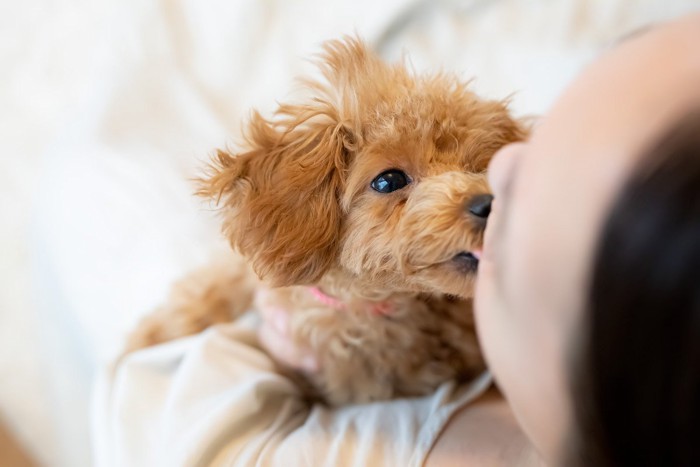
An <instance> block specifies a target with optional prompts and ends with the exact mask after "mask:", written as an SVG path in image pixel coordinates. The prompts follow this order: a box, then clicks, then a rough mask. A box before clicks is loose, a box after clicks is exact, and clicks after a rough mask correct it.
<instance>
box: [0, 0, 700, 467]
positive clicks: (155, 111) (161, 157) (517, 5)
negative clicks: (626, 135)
mask: <svg viewBox="0 0 700 467" xmlns="http://www.w3.org/2000/svg"><path fill="white" fill-rule="evenodd" d="M699 8H700V4H699V2H698V0H666V1H664V2H659V1H658V0H520V1H519V0H510V1H509V0H491V1H488V0H486V1H454V2H449V1H432V2H425V1H421V2H416V1H410V0H389V1H381V2H379V1H376V0H374V1H369V0H358V1H352V2H351V1H347V2H329V1H327V0H301V1H295V2H291V1H285V0H268V1H256V0H239V1H225V0H217V1H207V2H202V1H198V0H172V1H168V2H162V1H161V2H159V1H155V0H99V1H94V2H70V1H68V0H64V1H53V2H51V1H48V0H45V1H36V0H35V1H23V2H9V1H5V2H3V4H2V5H1V6H0V44H2V45H0V70H1V71H2V78H1V79H0V102H2V106H0V164H2V166H1V167H0V200H2V201H1V202H0V218H1V219H2V224H1V225H0V257H1V258H2V261H1V262H0V284H2V287H0V346H2V347H0V379H1V380H2V384H1V385H0V415H2V416H3V417H4V418H6V419H7V420H8V421H9V422H10V424H11V425H12V426H13V427H15V428H16V430H17V431H18V433H19V435H20V437H21V438H22V439H23V440H24V441H25V442H26V443H27V444H28V445H29V446H31V448H32V450H33V451H34V452H35V454H36V455H37V457H38V458H39V459H40V460H41V461H42V462H43V463H45V464H47V465H58V466H71V467H72V466H81V465H89V464H90V459H89V449H88V440H87V399H88V395H89V388H90V381H91V378H92V375H93V374H94V371H95V368H96V365H98V364H101V363H103V362H104V361H106V360H107V359H108V358H109V357H110V356H111V355H113V354H114V353H115V352H116V351H117V350H118V348H119V346H120V344H121V342H122V339H123V335H124V333H125V332H126V331H127V330H128V328H129V327H130V326H132V325H133V323H134V321H135V320H136V319H137V318H138V317H139V316H140V315H142V314H143V313H145V312H147V311H148V310H149V309H151V308H152V307H153V306H154V305H155V304H156V303H157V302H159V301H160V300H161V299H162V298H163V296H164V294H165V293H166V290H167V287H168V285H169V284H170V283H171V281H172V280H173V279H174V278H176V277H177V276H179V275H180V274H182V273H183V272H184V271H186V270H188V269H189V268H191V267H193V266H194V265H196V264H198V263H201V262H204V261H206V259H207V257H208V255H209V254H211V251H212V249H213V247H214V245H218V244H219V243H220V240H219V239H218V235H217V232H216V227H215V223H214V222H213V219H212V215H211V213H210V212H209V211H208V209H207V206H206V205H202V204H201V203H200V202H198V201H197V200H195V199H194V198H193V197H192V196H191V195H190V193H191V191H192V186H191V184H190V182H189V181H188V178H190V177H191V176H193V175H195V174H196V170H197V168H198V167H201V166H202V161H203V160H205V159H206V157H207V155H208V154H209V153H211V150H212V149H213V148H215V147H217V146H223V145H225V144H227V143H233V142H234V141H235V137H236V135H237V134H238V133H239V130H240V127H241V120H242V119H243V118H245V115H246V114H247V113H248V111H249V109H250V108H251V107H257V108H259V109H262V110H263V111H268V110H269V109H271V108H272V107H273V106H274V104H275V101H276V100H280V99H282V98H284V96H285V95H286V94H287V92H288V90H289V89H290V88H291V84H292V76H293V75H294V74H296V73H298V72H300V71H302V70H308V69H309V67H310V66H309V64H308V63H307V62H305V61H304V59H305V58H307V57H309V56H310V55H311V54H313V53H315V52H316V51H318V44H319V43H320V42H321V41H322V40H324V39H328V38H334V37H338V36H339V35H341V34H345V33H350V34H352V33H353V32H358V33H359V34H360V35H362V36H364V37H365V38H367V39H368V40H370V42H372V43H374V44H375V45H377V47H378V48H379V49H380V50H381V51H382V53H383V54H384V55H385V56H386V57H388V58H396V57H399V56H400V55H401V53H402V51H403V50H406V51H407V52H409V55H410V57H411V60H412V62H413V63H414V65H415V67H416V68H417V69H419V70H422V69H436V68H438V67H443V68H445V69H450V70H456V71H459V72H461V73H462V74H463V76H465V78H467V77H472V76H474V77H476V78H477V79H476V81H475V84H474V86H475V88H476V89H477V90H478V91H479V92H481V93H482V94H484V95H487V96H490V97H497V98H502V97H505V96H507V95H509V94H511V93H513V92H516V94H515V95H514V97H513V108H514V110H515V111H516V112H518V113H519V114H538V113H542V112H543V111H545V110H546V109H547V107H548V106H549V105H550V103H551V101H552V99H553V98H554V96H556V94H557V93H558V92H559V91H560V90H561V88H562V87H563V86H564V85H565V84H566V83H567V82H568V81H569V80H570V79H571V77H572V76H573V75H574V74H575V73H576V72H577V71H578V70H580V68H581V67H582V66H583V65H584V64H585V63H586V62H587V61H588V60H590V58H591V57H593V56H594V55H595V54H597V53H599V52H600V51H601V50H603V49H604V48H605V47H606V46H607V45H608V44H610V43H611V42H612V41H613V40H614V39H615V38H617V37H619V36H620V35H622V34H624V33H626V32H628V31H630V30H632V29H634V28H636V27H638V26H641V25H644V24H646V23H648V22H652V21H658V20H661V19H663V18H667V17H672V16H675V15H677V14H680V13H682V12H686V11H690V10H693V9H696V10H697V9H699ZM407 13H415V14H414V15H413V16H411V15H410V14H407ZM404 20H405V21H404Z"/></svg>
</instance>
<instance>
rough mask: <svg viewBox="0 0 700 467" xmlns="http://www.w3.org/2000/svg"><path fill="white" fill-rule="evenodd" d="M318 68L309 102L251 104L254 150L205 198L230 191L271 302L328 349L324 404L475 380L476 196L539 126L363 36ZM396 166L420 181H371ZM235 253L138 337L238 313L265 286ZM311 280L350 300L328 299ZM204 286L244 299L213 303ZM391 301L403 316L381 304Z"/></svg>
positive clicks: (193, 327)
mask: <svg viewBox="0 0 700 467" xmlns="http://www.w3.org/2000/svg"><path fill="white" fill-rule="evenodd" d="M320 69H321V72H322V74H323V79H322V80H318V81H315V80H308V79H307V80H304V81H303V84H304V86H305V89H306V91H307V94H308V97H307V98H305V99H304V100H301V101H300V102H298V103H286V104H280V105H279V108H278V110H277V112H276V113H275V115H274V116H273V117H272V118H271V119H265V118H263V117H262V116H261V115H260V114H258V113H253V114H252V117H251V119H250V122H249V124H248V131H247V133H246V141H245V144H244V146H243V147H242V150H240V151H238V152H237V153H236V154H231V153H229V152H226V151H219V152H218V153H217V155H216V157H215V158H214V160H213V163H212V166H211V173H210V174H209V175H208V176H207V177H206V178H205V179H203V180H201V188H200V191H199V194H200V195H202V196H204V197H207V198H211V199H214V200H216V201H217V203H218V204H219V205H220V208H221V216H222V219H223V232H224V234H225V235H226V237H227V238H228V239H229V241H230V243H231V245H232V247H233V248H234V250H236V251H237V252H239V253H240V254H241V255H242V256H243V257H244V258H245V259H246V260H247V261H248V263H249V265H250V266H251V267H252V268H253V269H254V271H255V273H257V276H259V277H260V278H261V279H262V280H263V281H264V282H265V283H266V284H268V285H269V286H272V287H275V288H274V289H272V291H271V292H270V293H267V294H265V298H264V300H267V301H272V302H273V303H274V304H275V305H277V306H281V307H283V308H285V309H287V310H289V312H290V313H291V321H290V323H291V328H292V335H293V337H294V339H295V341H296V342H297V343H298V344H299V345H304V346H307V347H310V348H311V349H313V350H314V351H315V353H316V354H317V355H318V356H319V357H320V360H321V365H320V368H321V370H320V371H319V373H317V374H313V375H307V377H308V378H309V379H310V381H311V383H312V385H313V387H314V388H315V389H316V390H317V391H318V393H319V394H320V396H321V397H322V398H323V399H324V400H326V401H328V402H330V403H332V404H342V403H347V402H362V401H370V400H378V399H386V398H391V397H397V396H412V395H420V394H425V393H428V392H430V391H432V390H433V389H434V388H435V387H436V386H437V385H439V384H440V383H442V382H444V381H446V380H449V379H452V378H469V377H471V376H473V375H474V374H475V372H479V371H481V370H482V369H483V366H484V363H483V361H482V358H481V355H480V352H479V348H478V344H477V341H476V336H475V333H474V325H473V319H472V314H471V300H470V299H471V296H472V290H473V280H474V271H473V270H468V269H465V268H464V266H463V264H460V262H459V261H458V259H457V255H458V254H459V253H462V252H469V251H474V250H477V249H479V248H480V245H481V242H482V236H483V228H484V220H483V219H479V218H476V217H475V216H473V215H470V214H469V213H468V211H467V209H466V206H467V203H468V202H469V201H470V200H471V199H472V198H473V197H474V196H476V195H480V194H484V193H488V191H489V188H488V185H487V182H486V177H485V171H486V168H487V165H488V162H489V161H490V159H491V157H492V155H493V154H494V153H495V151H496V150H498V149H499V148H500V147H502V146H503V145H505V144H507V143H509V142H512V141H516V140H520V139H522V138H523V137H524V136H525V130H524V129H523V128H522V126H521V125H520V124H519V123H518V122H517V121H515V120H514V119H513V118H511V116H510V115H509V113H508V110H507V106H506V104H505V103H504V102H498V101H485V100H482V99H480V98H478V97H477V96H476V95H474V94H473V93H472V92H471V91H469V89H468V87H467V85H466V84H465V83H463V82H460V81H459V80H458V79H457V78H456V77H454V76H451V75H449V74H445V73H442V74H437V75H430V76H416V75H415V74H412V73H410V72H409V71H408V70H407V68H406V67H405V66H404V65H403V64H396V65H389V64H386V63H384V62H382V61H381V60H380V59H379V58H378V57H376V56H375V55H374V54H372V53H371V52H370V51H369V50H368V49H367V48H366V47H365V46H364V44H363V43H362V42H360V41H359V40H357V39H345V40H342V41H332V42H329V43H327V44H326V45H325V48H324V54H323V55H322V59H321V61H320ZM387 169H400V170H403V171H404V172H405V173H406V174H408V176H409V177H410V180H411V183H410V184H409V185H407V186H406V187H405V188H403V189H401V190H397V191H395V192H392V193H389V194H382V193H378V192H376V191H374V190H372V189H371V188H370V183H371V181H372V180H373V179H374V178H375V177H376V176H377V175H378V174H380V173H382V172H384V171H385V170H387ZM236 264H237V263H235V262H234V263H231V264H230V266H229V269H230V270H232V271H234V272H229V273H223V272H219V273H215V274H207V277H208V278H209V279H210V280H211V282H210V283H209V285H206V286H204V285H202V286H201V287H199V288H198V292H197V293H191V294H190V295H189V302H188V303H187V305H186V306H183V305H182V303H181V304H180V305H172V304H171V305H167V306H166V307H165V310H166V311H163V310H161V311H160V312H159V313H157V314H156V315H154V316H152V317H150V318H148V319H147V321H146V322H145V323H144V324H142V325H141V327H140V328H139V330H137V333H136V334H135V337H134V338H133V339H132V340H131V342H130V345H129V346H130V348H132V349H133V348H138V347H143V346H145V345H150V344H153V343H156V342H160V341H162V340H163V339H160V338H157V337H154V336H158V335H162V336H165V337H166V338H172V337H175V336H176V335H178V334H182V335H184V334H188V333H191V332H196V331H198V330H200V329H202V328H203V327H206V326H207V325H210V324H213V323H215V322H219V321H220V320H221V319H220V317H221V316H222V314H221V311H222V310H226V309H228V316H227V317H226V318H223V320H226V319H228V320H230V319H233V317H235V316H236V315H237V314H238V313H239V312H240V310H242V309H245V308H246V307H248V306H249V305H250V303H251V296H252V289H253V288H254V287H255V285H254V284H255V280H251V279H246V278H245V277H247V276H245V273H243V272H241V271H245V270H246V268H245V267H241V266H240V265H236ZM232 278H234V279H233V280H232ZM189 280H191V279H185V281H184V283H183V285H182V286H187V284H188V281H189ZM202 280H203V277H202V276H201V275H200V276H199V278H198V279H197V281H199V282H201V281H202ZM308 285H314V286H317V287H319V288H321V289H322V290H323V291H324V292H325V293H328V294H330V295H333V296H335V297H337V298H338V299H340V300H342V301H343V302H344V303H345V304H346V305H347V307H346V309H345V310H343V311H339V310H337V309H334V308H332V307H329V306H328V305H325V304H323V303H320V302H319V301H318V300H317V299H315V298H314V296H313V294H311V293H310V292H309V289H308V287H305V286H308ZM205 290H208V293H209V295H210V296H211V295H212V294H214V295H215V296H217V297H228V300H230V303H228V304H226V303H223V304H222V303H220V302H217V301H216V300H214V302H215V303H216V305H214V306H212V301H211V300H208V299H205V296H206V293H204V291H205ZM212 290H216V291H217V292H216V293H214V292H212ZM174 293H176V292H174ZM456 297H460V298H456ZM225 300H226V299H224V301H225ZM379 301H382V302H386V303H388V304H389V306H390V308H391V310H392V311H391V313H388V314H382V315H377V314H376V313H371V312H369V310H370V309H371V308H372V305H373V304H375V303H376V302H379ZM223 315H226V313H225V312H224V313H223ZM207 316H211V319H207V318H206V317H207ZM215 317H218V318H215ZM183 322H184V323H188V325H183V324H182V323H183ZM173 323H180V324H177V325H176V327H177V328H178V330H177V331H174V332H173V331H172V330H169V329H171V328H172V327H173V326H174V324H173Z"/></svg>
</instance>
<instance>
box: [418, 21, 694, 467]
mask: <svg viewBox="0 0 700 467" xmlns="http://www.w3.org/2000/svg"><path fill="white" fill-rule="evenodd" d="M697 44H700V15H698V14H695V15H692V16H687V17H685V18H682V19H680V20H677V21H674V22H670V23H666V24H663V25H658V26H656V27H654V28H652V29H650V30H648V31H646V32H644V33H643V34H639V35H636V36H635V37H632V38H630V39H628V40H626V41H624V43H622V44H620V45H618V46H617V47H616V48H614V49H613V50H611V51H609V52H607V53H606V54H604V55H603V56H602V57H601V58H600V59H599V60H597V61H596V62H595V63H594V64H592V65H591V66H590V67H588V68H587V69H586V70H585V71H584V72H583V73H582V74H581V75H580V76H579V78H578V79H577V80H575V82H574V83H573V84H572V85H571V86H570V87H569V89H568V90H567V91H566V92H565V93H564V94H563V95H562V96H561V98H560V99H558V101H557V102H556V103H555V105H554V106H553V108H552V109H551V111H550V112H549V113H548V114H547V115H546V116H545V117H544V118H543V119H542V121H541V122H540V124H539V125H538V126H537V128H536V129H535V131H534V132H533V135H532V137H531V139H530V140H529V141H528V142H526V143H519V144H514V145H510V146H507V147H505V148H503V149H502V150H501V151H499V153H497V154H496V156H495V157H494V159H493V161H492V162H491V166H490V167H489V183H490V185H491V188H492V190H493V192H494V196H495V201H494V204H493V208H492V212H491V215H490V217H489V223H488V227H487V230H486V238H485V244H484V251H483V255H482V258H481V262H480V265H479V277H478V281H477V290H476V307H475V312H476V317H477V325H478V331H479V335H480V339H481V343H482V347H483V349H484V352H485V355H486V358H487V361H488V363H489V366H490V368H491V370H492V372H493V374H494V377H495V379H496V381H497V383H498V385H499V387H500V389H501V391H502V392H503V394H504V396H505V398H506V400H507V404H508V406H509V407H510V409H511V410H512V412H510V411H508V409H507V407H506V402H504V401H499V400H498V399H492V400H489V401H488V402H484V401H482V402H481V404H482V409H483V410H482V411H481V413H480V414H479V416H480V417H481V418H485V419H486V420H487V421H488V423H485V427H486V429H487V430H488V431H490V432H492V434H493V436H492V437H489V436H487V435H485V434H483V433H482V434H481V435H480V436H481V437H482V438H484V439H486V440H487V441H488V440H489V439H490V440H491V445H490V446H484V445H483V444H482V445H480V446H479V448H478V450H479V451H480V453H479V456H481V457H478V458H474V457H472V456H473V454H472V452H471V451H470V450H469V447H468V446H465V439H467V437H466V435H465V433H470V432H471V431H472V430H473V429H474V424H475V423H476V420H475V418H476V417H475V416H474V415H473V414H474V412H475V411H476V410H477V409H476V407H475V406H471V407H469V408H468V409H466V410H464V411H462V412H461V413H459V414H458V415H457V416H456V417H455V419H454V420H453V421H452V423H451V424H450V425H449V426H448V427H447V429H446V430H445V432H444V433H443V435H442V436H441V438H440V439H439V441H438V442H437V444H436V446H435V448H434V450H433V452H432V453H431V456H430V458H429V460H428V463H427V465H428V466H450V465H462V464H464V465H473V464H469V462H468V461H469V460H473V461H475V462H476V461H478V460H479V459H482V458H484V456H486V457H485V459H487V460H484V461H483V462H480V463H479V464H478V465H519V464H520V465H538V464H540V463H544V464H546V465H558V464H560V463H561V460H562V458H563V456H564V454H565V449H566V441H567V437H569V436H571V435H572V433H573V432H574V431H575V430H574V429H573V423H574V420H573V419H572V416H571V413H572V401H571V399H570V391H569V386H568V377H569V375H570V374H571V371H575V369H571V368H569V367H568V366H567V365H568V364H569V360H568V358H569V356H570V355H571V352H572V351H573V349H574V347H575V345H576V344H577V343H578V341H579V339H578V338H579V336H578V332H579V329H580V328H581V323H582V320H584V319H585V314H584V313H585V298H586V290H587V285H588V280H589V279H588V278H589V273H590V270H591V266H592V261H593V256H594V254H593V251H594V248H595V246H596V243H597V240H598V232H600V230H601V227H602V224H603V222H604V221H605V218H606V215H607V211H608V209H609V208H610V206H611V204H612V202H613V200H614V197H615V195H616V193H617V192H618V191H619V190H620V189H621V186H622V183H623V182H624V181H625V180H626V178H627V176H628V174H629V173H630V171H631V169H632V168H633V167H634V166H635V164H636V163H637V162H638V159H639V157H640V156H641V155H642V154H643V153H644V149H645V148H646V147H647V146H648V145H649V144H651V143H652V142H653V141H654V140H655V139H656V138H658V137H660V136H661V134H662V133H663V131H664V130H665V129H667V128H668V126H669V125H671V124H672V123H673V122H674V121H675V120H676V119H678V118H680V117H681V116H682V115H683V114H684V113H685V112H687V111H689V110H690V109H692V108H697V107H698V106H700V53H698V52H697ZM484 404H489V405H488V406H487V405H484ZM476 405H477V406H478V405H479V404H478V403H477V404H476ZM489 407H490V408H489ZM499 411H500V412H501V416H500V418H499V416H498V412H499ZM507 414H511V415H512V416H514V417H515V419H516V420H517V422H518V426H519V427H520V428H521V429H522V430H523V431H522V432H519V431H517V430H513V425H512V420H509V419H508V418H507ZM499 432H500V433H501V435H496V433H499ZM523 432H524V434H525V435H526V437H527V438H526V439H527V440H529V441H530V442H531V443H532V446H533V447H534V449H535V450H536V452H537V453H538V454H539V458H540V459H539V460H538V459H537V456H535V455H533V454H534V453H533V450H532V449H528V446H527V443H526V441H525V439H524V438H523ZM489 452H490V456H489V454H488V453H489Z"/></svg>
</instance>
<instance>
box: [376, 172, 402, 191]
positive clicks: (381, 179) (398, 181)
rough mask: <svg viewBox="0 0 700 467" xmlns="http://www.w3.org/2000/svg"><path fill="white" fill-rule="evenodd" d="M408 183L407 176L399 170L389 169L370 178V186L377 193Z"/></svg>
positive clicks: (392, 189)
mask: <svg viewBox="0 0 700 467" xmlns="http://www.w3.org/2000/svg"><path fill="white" fill-rule="evenodd" d="M408 184H409V180H408V176H407V175H406V174H405V173H403V172H402V171H400V170H397V169H391V170H387V171H386V172H382V173H381V174H379V175H377V177H376V178H375V179H374V180H372V183H371V184H370V186H371V187H372V189H373V190H374V191H378V192H379V193H391V192H392V191H396V190H400V189H401V188H403V187H405V186H406V185H408Z"/></svg>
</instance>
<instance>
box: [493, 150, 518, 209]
mask: <svg viewBox="0 0 700 467" xmlns="http://www.w3.org/2000/svg"><path fill="white" fill-rule="evenodd" d="M524 147H525V143H511V144H508V145H506V146H503V147H502V148H501V149H499V150H498V151H497V152H496V154H494V156H493V158H492V159H491V163H490V164H489V167H488V182H489V186H490V187H491V192H492V193H493V194H494V196H495V197H496V198H498V197H499V195H501V194H503V193H504V191H505V188H506V186H507V185H508V183H509V180H510V177H511V175H512V172H513V167H514V165H515V162H516V160H517V155H518V154H519V153H521V152H522V151H523V148H524Z"/></svg>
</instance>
